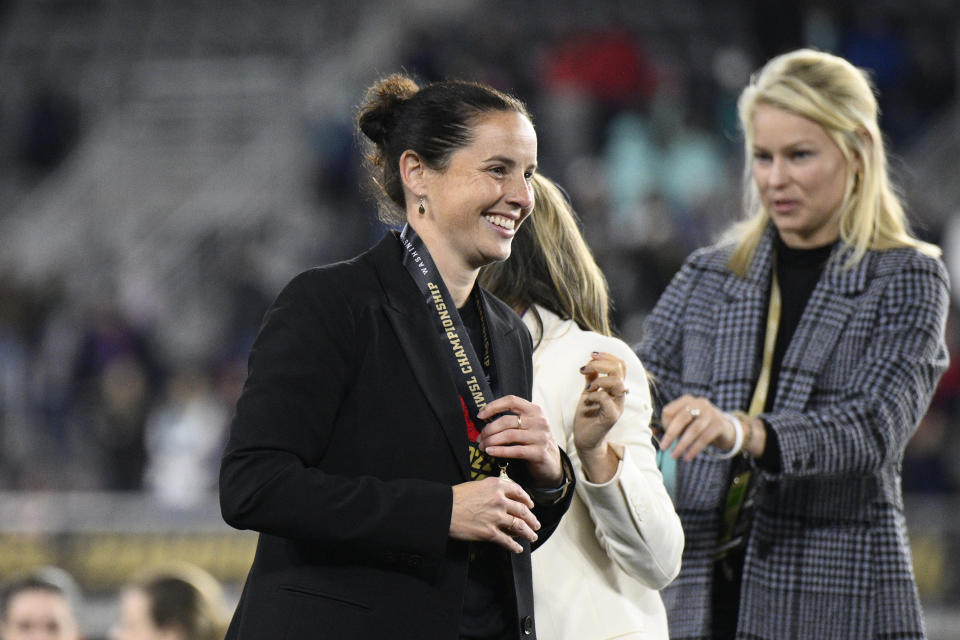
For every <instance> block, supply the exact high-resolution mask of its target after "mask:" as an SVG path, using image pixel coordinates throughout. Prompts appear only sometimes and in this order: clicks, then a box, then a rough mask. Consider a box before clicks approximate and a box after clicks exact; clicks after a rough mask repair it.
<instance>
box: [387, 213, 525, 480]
mask: <svg viewBox="0 0 960 640" xmlns="http://www.w3.org/2000/svg"><path fill="white" fill-rule="evenodd" d="M400 242H401V244H402V245H403V248H404V256H403V266H404V267H405V268H406V270H407V272H408V273H409V274H410V277H412V278H413V281H414V283H415V284H416V285H417V288H418V289H419V290H420V293H421V295H422V296H423V301H424V303H425V304H426V305H427V307H428V308H429V309H430V317H431V318H432V319H433V324H434V328H435V330H436V332H437V333H436V335H437V339H438V340H439V341H440V343H441V348H442V350H443V352H444V353H445V354H446V357H445V358H444V360H445V361H446V363H447V367H448V369H449V370H450V374H451V376H452V377H453V379H454V382H455V383H456V385H457V390H458V391H459V392H460V397H461V398H463V402H464V404H465V406H466V410H467V414H468V415H469V417H470V419H471V420H472V421H473V422H474V423H475V424H476V425H477V430H478V431H479V430H481V429H482V428H483V425H484V424H486V422H487V421H486V420H481V419H480V418H478V417H477V414H478V413H479V412H480V410H481V409H483V408H484V407H485V406H486V405H487V403H488V402H489V401H490V400H493V391H492V390H491V389H490V383H489V382H488V381H487V377H486V375H485V374H484V371H483V367H482V366H481V364H480V359H479V358H478V357H477V353H476V350H474V348H473V343H472V342H471V341H470V334H468V333H467V330H466V327H465V326H464V324H463V319H462V318H461V317H460V312H459V311H457V306H456V305H455V304H454V303H453V299H452V298H451V296H450V292H449V291H448V290H447V286H446V285H445V284H444V282H443V279H442V278H441V277H440V272H439V271H438V270H437V266H436V264H435V263H434V261H433V258H432V257H431V256H430V252H429V251H428V250H427V246H426V245H425V244H424V243H423V240H422V239H421V238H420V236H419V235H417V232H416V231H414V230H413V228H412V227H411V226H410V225H404V227H403V231H402V232H401V233H400ZM478 308H479V309H480V311H481V313H482V311H483V309H482V306H481V305H478ZM481 318H482V316H481ZM488 458H489V457H488ZM499 464H500V466H501V470H502V469H504V468H505V467H506V462H505V461H500V462H499ZM470 466H471V469H473V468H475V467H476V466H477V465H476V464H475V463H474V461H473V460H471V465H470Z"/></svg>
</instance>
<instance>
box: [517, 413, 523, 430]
mask: <svg viewBox="0 0 960 640" xmlns="http://www.w3.org/2000/svg"><path fill="white" fill-rule="evenodd" d="M517 429H523V420H522V419H521V418H520V416H517Z"/></svg>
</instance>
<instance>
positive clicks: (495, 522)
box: [450, 477, 540, 553]
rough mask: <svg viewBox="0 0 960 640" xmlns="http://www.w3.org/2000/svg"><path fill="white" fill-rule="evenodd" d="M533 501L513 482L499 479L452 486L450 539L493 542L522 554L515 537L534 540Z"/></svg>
mask: <svg viewBox="0 0 960 640" xmlns="http://www.w3.org/2000/svg"><path fill="white" fill-rule="evenodd" d="M531 509H533V500H531V499H530V496H529V495H527V492H526V491H524V489H523V487H521V486H520V485H519V484H517V483H516V482H513V481H512V480H504V479H502V478H499V477H490V478H486V479H484V480H474V481H471V482H464V483H462V484H458V485H454V487H453V512H452V513H451V514H450V537H451V538H455V539H457V540H471V541H479V542H494V543H496V544H499V545H500V546H501V547H503V548H505V549H507V550H508V551H512V552H514V553H523V547H522V546H521V545H520V543H518V542H517V541H516V540H514V538H515V537H521V538H526V539H527V540H529V541H530V542H535V541H536V540H537V534H536V533H535V531H537V530H538V529H539V528H540V522H539V521H538V520H537V518H536V516H534V515H533V511H531Z"/></svg>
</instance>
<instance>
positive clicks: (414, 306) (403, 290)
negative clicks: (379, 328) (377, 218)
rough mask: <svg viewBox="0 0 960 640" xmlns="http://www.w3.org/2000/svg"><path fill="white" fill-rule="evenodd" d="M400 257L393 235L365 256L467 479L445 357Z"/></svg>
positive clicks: (462, 428)
mask: <svg viewBox="0 0 960 640" xmlns="http://www.w3.org/2000/svg"><path fill="white" fill-rule="evenodd" d="M391 245H392V246H391ZM401 255H402V254H401V247H400V242H399V240H397V238H396V235H395V234H394V233H391V234H389V236H388V237H387V238H385V239H384V240H383V241H381V243H380V244H379V245H378V246H377V247H376V248H375V249H374V250H373V251H372V252H371V253H370V257H371V259H372V260H373V263H374V265H375V268H376V270H377V273H378V275H379V277H380V281H381V283H382V284H383V290H384V295H385V297H386V299H387V305H386V306H385V308H384V309H385V313H386V315H387V319H388V320H389V322H390V324H391V326H392V327H393V330H394V332H395V333H396V335H397V341H398V342H399V343H400V346H401V348H402V349H403V352H404V355H406V357H407V361H408V362H409V363H410V367H411V369H413V374H414V379H415V380H416V382H417V384H418V385H419V387H420V389H421V390H422V391H423V394H424V395H425V396H426V398H427V401H428V402H429V404H430V407H431V408H432V409H433V412H434V415H435V417H436V419H437V422H438V423H439V425H440V427H441V428H442V429H443V432H444V434H445V435H446V437H447V442H448V443H449V444H450V452H451V454H452V455H453V456H454V457H455V458H456V459H457V461H458V462H459V467H460V473H461V475H462V476H463V479H464V480H469V479H470V469H469V453H468V443H467V428H466V425H465V423H464V418H463V409H462V407H461V405H460V402H459V393H458V391H457V387H456V384H455V383H454V381H453V380H452V379H451V377H450V374H449V371H448V368H447V364H446V361H445V360H444V359H443V357H444V356H445V355H446V354H444V353H442V352H441V350H440V344H439V341H438V340H437V338H436V329H435V328H434V325H433V323H432V321H431V318H430V316H429V314H428V313H427V307H426V303H425V302H424V301H423V300H422V299H421V298H420V292H419V291H418V290H417V287H416V285H415V284H414V282H413V279H412V278H411V277H410V275H409V274H408V273H407V271H406V269H405V268H404V267H403V265H402V264H401Z"/></svg>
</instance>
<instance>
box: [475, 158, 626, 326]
mask: <svg viewBox="0 0 960 640" xmlns="http://www.w3.org/2000/svg"><path fill="white" fill-rule="evenodd" d="M533 192H534V199H535V202H536V205H535V207H534V212H533V214H532V215H531V216H530V219H529V220H528V221H527V222H526V224H524V225H523V226H522V227H520V230H519V231H518V232H517V235H516V237H515V238H514V240H513V251H512V253H511V255H510V257H509V258H508V259H507V260H505V261H503V262H495V263H493V264H491V265H489V266H487V267H485V268H484V269H483V270H482V271H481V272H480V284H481V286H483V287H484V288H485V289H487V290H488V291H490V292H491V293H493V294H494V295H496V296H497V297H498V298H500V299H501V300H503V301H504V302H506V303H507V304H508V305H510V306H511V307H512V308H513V309H515V310H516V311H517V312H518V313H523V312H524V311H529V312H531V313H533V314H534V318H535V321H536V323H537V325H538V326H539V327H540V329H541V330H542V328H543V322H542V320H541V319H540V317H539V315H537V311H536V308H535V307H534V306H533V305H540V306H542V307H543V308H545V309H548V310H549V311H551V312H553V313H555V314H557V316H559V317H560V318H562V319H564V320H573V321H574V322H576V323H577V325H579V326H580V328H581V329H584V330H589V331H595V332H597V333H600V334H603V335H611V329H610V318H609V316H610V295H609V291H608V287H607V281H606V278H604V275H603V272H602V271H601V270H600V267H599V266H597V263H596V261H595V260H594V258H593V254H592V253H591V251H590V248H589V247H588V246H587V243H586V241H585V240H584V239H583V236H582V235H581V233H580V226H579V223H578V219H577V216H576V213H575V212H574V210H573V208H572V207H571V206H570V203H569V202H568V200H567V198H566V195H565V194H564V193H563V192H562V191H561V190H560V188H559V187H558V186H557V185H556V184H554V183H553V182H552V181H551V180H550V179H549V178H546V177H544V176H542V175H539V174H537V175H534V176H533ZM541 333H542V331H541Z"/></svg>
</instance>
